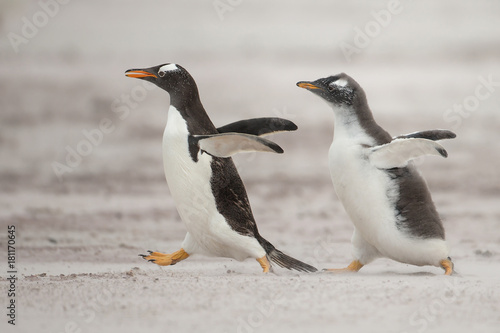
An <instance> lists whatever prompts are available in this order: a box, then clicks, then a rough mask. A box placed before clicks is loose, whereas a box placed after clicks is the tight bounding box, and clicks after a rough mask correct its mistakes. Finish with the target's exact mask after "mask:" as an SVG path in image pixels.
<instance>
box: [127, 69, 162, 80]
mask: <svg viewBox="0 0 500 333" xmlns="http://www.w3.org/2000/svg"><path fill="white" fill-rule="evenodd" d="M125 75H126V76H128V77H133V78H138V79H142V78H145V77H154V78H156V77H157V76H156V75H154V74H152V73H149V72H146V71H143V70H139V69H129V70H128V71H126V72H125Z"/></svg>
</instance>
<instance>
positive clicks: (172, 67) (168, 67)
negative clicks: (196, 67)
mask: <svg viewBox="0 0 500 333" xmlns="http://www.w3.org/2000/svg"><path fill="white" fill-rule="evenodd" d="M177 70H179V67H177V65H176V64H168V65H163V66H161V67H160V69H159V70H158V72H169V71H177Z"/></svg>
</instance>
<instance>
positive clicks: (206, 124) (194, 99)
mask: <svg viewBox="0 0 500 333" xmlns="http://www.w3.org/2000/svg"><path fill="white" fill-rule="evenodd" d="M170 96H171V97H170V104H171V105H172V106H173V107H175V108H176V109H177V111H178V112H179V113H180V114H181V116H182V118H183V119H184V120H185V121H186V124H187V127H188V131H189V134H192V135H206V134H216V133H217V129H216V127H215V126H214V124H213V123H212V121H211V120H210V118H209V117H208V114H207V112H206V111H205V108H204V107H203V104H202V103H201V100H200V96H199V94H198V91H197V90H194V91H191V92H190V93H184V94H182V95H174V94H171V95H170Z"/></svg>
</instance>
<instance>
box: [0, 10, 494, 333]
mask: <svg viewBox="0 0 500 333" xmlns="http://www.w3.org/2000/svg"><path fill="white" fill-rule="evenodd" d="M220 3H224V4H227V5H228V6H230V7H220V6H221V5H220ZM389 3H390V2H384V1H378V2H366V3H364V4H360V3H356V4H354V3H353V4H351V3H346V2H338V1H319V2H315V3H314V4H312V3H308V2H307V3H306V2H304V3H302V2H299V1H293V2H290V1H287V2H273V3H268V2H264V1H253V2H237V1H233V2H225V1H222V2H214V3H212V2H207V3H204V4H201V3H200V4H197V5H196V6H194V5H193V4H192V3H184V2H175V3H165V4H159V3H157V2H151V3H142V2H141V3H138V2H135V1H107V2H104V3H97V2H95V3H94V2H69V3H67V4H60V5H59V7H54V6H55V5H53V7H52V9H51V10H52V12H51V13H52V14H53V15H52V16H53V17H52V16H49V14H46V16H47V18H48V19H47V23H46V24H45V25H43V26H40V27H39V28H38V29H37V30H38V31H37V32H36V34H35V35H34V36H32V37H30V38H27V40H28V41H27V43H23V44H19V45H18V52H17V53H16V52H15V49H14V48H13V47H12V45H11V43H10V42H9V36H12V35H9V34H10V33H15V34H17V35H20V36H21V35H22V33H23V32H22V29H23V24H25V23H23V22H25V21H23V17H24V18H26V19H27V20H28V21H31V22H33V17H34V16H35V17H38V18H37V19H38V20H41V19H43V15H42V14H40V12H43V11H44V9H43V7H41V5H40V4H39V3H37V2H29V1H16V2H15V3H11V2H9V3H2V4H1V5H0V8H1V12H0V35H1V36H2V39H1V41H0V56H1V59H2V60H1V62H0V77H2V80H1V81H0V96H1V98H0V109H1V113H0V143H1V147H2V148H1V149H0V186H1V189H2V190H1V192H0V208H1V209H0V248H2V249H3V250H2V251H4V254H2V255H1V257H2V258H4V259H2V261H1V265H0V266H1V267H2V269H1V270H0V276H1V277H2V278H3V279H2V281H0V284H1V286H2V288H1V289H0V290H1V295H0V305H1V308H2V309H4V310H3V312H2V313H3V314H2V316H1V318H2V320H0V331H1V332H57V333H62V332H110V333H112V332H139V331H141V332H305V331H308V332H332V331H334V332H398V333H402V332H408V333H410V332H451V331H453V332H470V331H475V332H497V331H498V327H500V232H499V230H500V205H499V203H500V201H499V199H500V159H499V156H498V152H499V151H500V140H498V139H499V134H498V133H499V132H498V128H499V125H500V116H499V113H498V105H499V103H500V92H499V91H500V83H496V82H500V70H499V67H498V58H499V52H500V49H499V48H498V45H497V44H498V38H499V37H500V25H499V24H498V19H497V15H496V13H498V10H499V9H500V8H499V4H498V3H496V2H493V1H477V2H474V3H472V2H467V1H460V3H459V4H458V3H457V2H456V1H451V0H450V1H441V2H439V3H433V2H423V3H421V2H418V3H417V2H401V4H400V6H401V8H399V7H398V8H396V9H395V8H392V7H390V4H389ZM52 4H53V3H52ZM215 6H219V7H217V8H219V10H217V9H216V8H215ZM221 8H225V11H222V12H221V10H222V9H221ZM228 8H229V9H228ZM56 9H57V12H56ZM389 9H391V10H393V12H394V13H396V14H391V16H390V18H388V17H387V16H386V20H388V22H386V23H387V24H385V23H384V24H385V26H382V25H380V26H379V30H380V31H379V32H378V34H375V33H374V32H372V35H373V37H370V38H369V41H368V42H366V43H367V44H368V45H366V46H363V47H358V50H359V52H358V53H355V54H353V55H352V59H351V58H350V59H347V58H346V57H345V55H344V54H343V52H342V49H341V47H340V45H345V44H350V45H354V46H356V42H355V40H356V38H358V39H359V38H361V37H359V36H358V37H356V34H357V32H356V31H358V30H356V29H357V28H359V29H361V30H363V29H365V28H366V27H367V26H368V27H370V25H371V26H372V28H376V26H375V23H373V22H377V21H376V17H379V20H382V18H380V15H383V13H386V12H381V11H383V10H387V11H388V10H389ZM374 12H375V14H374ZM111 13H112V15H111ZM377 13H378V14H377ZM37 15H38V16H37ZM377 15H378V16H377ZM37 22H39V23H40V22H41V23H43V22H42V21H37ZM383 22H385V21H383ZM358 46H359V43H358ZM349 60H350V61H349ZM165 62H177V63H180V64H182V65H183V66H184V67H186V68H187V69H188V70H189V71H190V72H191V74H192V75H193V76H194V77H195V79H196V81H197V83H198V86H199V89H200V93H201V97H202V100H203V102H204V105H205V107H206V109H207V110H208V112H209V114H210V116H211V118H212V120H213V121H214V123H215V124H217V125H223V124H226V123H228V122H231V121H236V120H240V119H245V118H252V117H262V116H281V117H285V118H288V119H291V120H293V121H294V122H295V123H296V124H297V125H298V126H299V130H298V131H296V132H294V133H282V134H279V135H275V136H273V137H272V139H273V140H275V141H276V142H277V143H279V144H280V145H281V146H282V147H283V148H284V150H285V154H283V155H273V154H249V155H242V156H238V157H237V158H235V161H236V164H237V166H238V169H239V171H240V174H241V177H242V179H243V181H244V182H245V185H246V188H247V191H248V195H249V198H250V201H251V204H252V208H253V211H254V215H255V218H256V220H257V223H258V225H259V230H260V232H261V234H262V235H263V236H264V237H266V238H267V239H268V240H269V241H271V242H272V243H273V244H274V245H275V246H276V247H277V248H279V249H281V250H282V251H284V252H286V253H288V254H290V255H292V256H295V257H297V258H299V259H301V260H304V261H307V262H309V263H311V264H313V265H315V266H317V267H318V268H320V269H321V268H333V267H343V266H345V265H346V264H348V263H349V261H350V259H351V255H350V237H351V233H352V225H351V223H350V221H349V218H348V217H347V215H346V213H345V212H344V210H343V207H342V205H341V204H340V202H339V200H338V199H337V197H336V195H335V192H334V189H333V186H332V184H331V181H330V175H329V171H328V165H327V151H328V147H329V145H330V142H331V138H332V135H333V116H332V114H331V111H330V110H329V109H328V107H327V106H326V105H325V104H324V103H323V102H322V101H321V100H319V99H318V98H315V97H314V96H312V95H311V94H310V93H307V92H305V91H303V90H301V89H299V88H297V87H295V82H297V81H299V80H312V79H316V78H319V77H322V76H327V75H330V74H335V73H338V72H346V73H348V74H350V75H351V76H353V77H354V78H355V79H356V80H357V81H358V82H359V83H360V84H361V85H362V86H363V87H364V89H365V91H366V93H367V95H368V100H369V103H370V105H371V107H372V110H373V112H374V114H375V117H376V119H377V121H378V122H379V124H380V125H382V126H383V127H384V128H386V129H387V130H388V131H389V132H390V133H391V134H394V135H397V134H401V133H409V132H412V131H416V130H424V129H432V128H447V129H451V130H453V131H455V132H456V133H457V135H458V137H457V138H456V139H454V140H449V141H446V142H443V145H444V146H445V148H446V149H447V151H448V153H449V157H448V158H447V159H442V158H437V157H429V158H426V159H424V160H419V161H418V164H419V166H420V170H421V171H422V173H423V175H424V176H425V178H426V179H427V182H428V185H429V188H430V189H431V192H432V194H433V198H434V201H435V203H436V206H437V208H438V211H439V213H440V215H441V216H442V219H443V223H444V225H445V228H446V232H447V240H448V242H449V245H450V247H451V249H452V250H451V255H452V257H453V261H454V262H455V267H456V271H457V273H458V274H456V275H454V276H451V277H447V276H443V271H442V270H441V269H440V268H436V267H415V266H410V265H404V264H400V263H396V262H394V261H390V260H387V259H380V260H377V261H375V262H373V263H372V264H370V265H368V266H366V267H364V268H363V269H362V270H361V271H360V272H359V273H357V274H347V275H332V274H325V273H316V274H303V273H296V272H292V271H288V270H285V269H281V268H276V269H275V272H274V274H262V273H261V269H260V266H259V265H258V263H256V262H255V261H253V260H247V261H244V262H237V261H235V260H230V259H224V258H207V257H203V256H193V257H191V258H189V259H188V260H185V261H183V262H181V263H179V264H177V265H175V266H172V267H164V268H161V267H158V266H156V265H153V264H150V263H147V262H145V261H144V260H142V259H141V258H140V257H138V254H140V253H145V251H146V250H159V251H164V252H172V251H175V250H177V249H178V248H179V246H180V244H181V242H182V240H183V237H184V235H185V229H184V227H183V224H182V222H181V221H180V219H179V217H178V215H177V212H176V208H175V205H174V203H173V201H172V198H171V196H170V194H169V191H168V187H167V184H166V182H165V179H164V175H163V168H162V160H161V136H162V132H163V128H164V125H165V121H166V110H167V105H168V95H167V94H166V93H164V92H162V91H161V90H159V89H156V88H154V89H152V88H151V87H149V86H144V85H143V84H142V83H141V82H140V81H138V80H132V79H128V78H125V77H124V75H123V72H124V71H125V70H126V69H129V68H135V67H147V66H152V65H156V64H160V63H165ZM485 82H486V83H485ZM488 82H490V83H489V84H488ZM78 150H80V151H81V152H84V153H85V154H80V158H78V157H75V156H74V154H72V153H71V152H72V151H73V152H74V151H78ZM68 161H69V163H68ZM69 164H71V166H69V167H68V168H69V171H68V170H67V169H63V170H65V171H67V172H61V170H59V172H55V171H54V165H59V166H60V165H66V166H68V165H69ZM9 225H14V226H15V227H16V244H15V247H16V259H15V269H16V271H17V273H16V274H15V275H16V277H17V280H16V282H15V288H16V296H15V297H10V296H8V290H9V288H10V282H9V281H7V278H8V277H9V276H10V275H11V274H10V273H7V271H8V266H7V245H8V232H7V231H8V230H7V227H8V226H9ZM11 299H14V300H15V302H16V320H15V323H16V325H15V326H13V325H10V324H8V322H7V321H8V320H9V318H8V317H7V316H6V314H7V312H8V309H7V306H8V305H9V302H10V300H11Z"/></svg>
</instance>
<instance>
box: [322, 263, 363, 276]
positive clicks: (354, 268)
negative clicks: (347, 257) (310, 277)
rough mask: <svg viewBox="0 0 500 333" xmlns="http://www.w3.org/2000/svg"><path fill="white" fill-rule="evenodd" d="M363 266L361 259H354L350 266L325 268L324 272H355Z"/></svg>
mask: <svg viewBox="0 0 500 333" xmlns="http://www.w3.org/2000/svg"><path fill="white" fill-rule="evenodd" d="M361 267H363V264H362V263H361V262H359V260H353V261H352V262H351V263H350V264H349V266H347V267H345V268H330V269H324V270H323V272H331V273H351V272H353V273H355V272H357V271H359V270H360V269H361Z"/></svg>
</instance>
